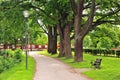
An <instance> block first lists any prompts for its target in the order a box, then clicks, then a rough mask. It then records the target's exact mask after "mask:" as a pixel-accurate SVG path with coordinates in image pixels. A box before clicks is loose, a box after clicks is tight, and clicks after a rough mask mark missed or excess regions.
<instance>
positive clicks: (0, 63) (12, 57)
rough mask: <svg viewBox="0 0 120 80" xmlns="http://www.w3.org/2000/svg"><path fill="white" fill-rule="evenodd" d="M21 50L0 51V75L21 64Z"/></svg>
mask: <svg viewBox="0 0 120 80" xmlns="http://www.w3.org/2000/svg"><path fill="white" fill-rule="evenodd" d="M21 60H22V50H20V49H16V50H15V51H13V50H11V49H7V50H3V51H0V73H1V72H3V71H4V70H7V69H9V68H11V67H13V66H14V64H16V63H18V62H21Z"/></svg>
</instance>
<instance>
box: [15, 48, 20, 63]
mask: <svg viewBox="0 0 120 80" xmlns="http://www.w3.org/2000/svg"><path fill="white" fill-rule="evenodd" d="M14 60H15V61H14V62H15V63H18V62H21V60H22V50H21V49H16V50H15V53H14Z"/></svg>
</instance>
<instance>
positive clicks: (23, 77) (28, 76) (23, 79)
mask: <svg viewBox="0 0 120 80" xmlns="http://www.w3.org/2000/svg"><path fill="white" fill-rule="evenodd" d="M23 58H24V59H23V60H22V62H20V63H19V64H17V65H15V66H14V67H13V68H11V69H8V70H7V71H4V72H3V73H1V74H0V80H33V76H34V70H35V62H34V59H33V58H32V57H29V58H28V70H26V67H25V66H26V65H25V56H24V57H23Z"/></svg>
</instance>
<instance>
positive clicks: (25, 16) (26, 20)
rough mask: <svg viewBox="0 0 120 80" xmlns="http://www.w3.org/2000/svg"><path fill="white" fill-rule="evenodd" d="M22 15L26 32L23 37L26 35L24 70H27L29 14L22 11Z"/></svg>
mask: <svg viewBox="0 0 120 80" xmlns="http://www.w3.org/2000/svg"><path fill="white" fill-rule="evenodd" d="M23 15H24V18H25V23H26V26H25V27H26V32H25V35H26V47H25V49H26V51H25V52H26V69H28V17H29V12H28V11H27V10H25V11H23Z"/></svg>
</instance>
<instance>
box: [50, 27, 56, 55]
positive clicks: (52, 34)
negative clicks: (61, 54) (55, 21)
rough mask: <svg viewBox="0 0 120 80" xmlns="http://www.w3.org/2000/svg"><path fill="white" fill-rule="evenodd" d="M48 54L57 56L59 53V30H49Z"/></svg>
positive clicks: (54, 28) (51, 28)
mask: <svg viewBox="0 0 120 80" xmlns="http://www.w3.org/2000/svg"><path fill="white" fill-rule="evenodd" d="M48 52H49V53H52V54H55V53H57V28H56V26H55V27H49V28H48Z"/></svg>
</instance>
